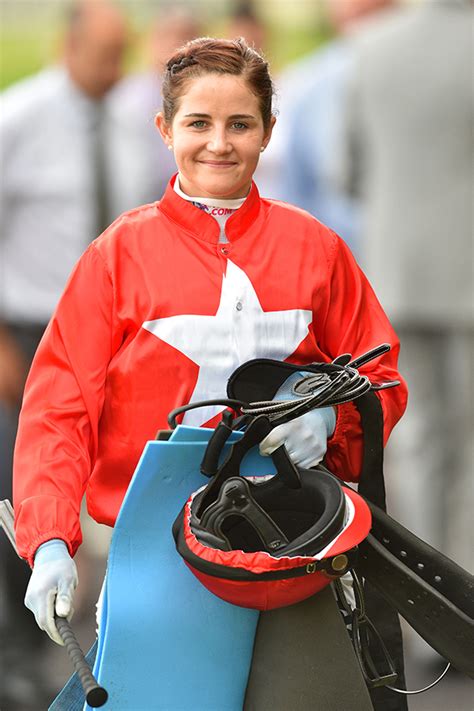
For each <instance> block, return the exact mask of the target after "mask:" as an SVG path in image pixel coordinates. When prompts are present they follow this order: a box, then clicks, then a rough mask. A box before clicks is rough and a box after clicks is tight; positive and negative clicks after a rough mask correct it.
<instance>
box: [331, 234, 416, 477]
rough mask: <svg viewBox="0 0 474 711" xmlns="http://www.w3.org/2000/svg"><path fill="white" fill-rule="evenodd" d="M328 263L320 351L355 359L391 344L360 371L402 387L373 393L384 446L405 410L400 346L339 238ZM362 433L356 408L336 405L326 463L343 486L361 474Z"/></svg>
mask: <svg viewBox="0 0 474 711" xmlns="http://www.w3.org/2000/svg"><path fill="white" fill-rule="evenodd" d="M333 237H334V243H333V249H332V254H331V259H330V263H329V270H330V282H329V293H328V297H327V301H326V304H325V308H326V313H325V314H320V316H323V319H322V322H321V327H320V328H321V330H320V332H319V333H318V334H317V336H318V340H319V342H320V343H321V346H322V350H323V352H324V353H327V354H328V355H329V357H330V358H331V359H332V358H335V357H336V356H338V355H340V354H342V353H350V354H351V355H352V356H353V358H355V357H357V356H360V355H362V354H363V353H365V352H367V351H369V350H371V349H372V348H375V347H376V346H378V345H380V344H381V343H389V344H390V346H391V349H390V351H389V352H388V353H386V354H384V355H382V356H380V357H379V358H377V359H375V360H373V361H370V362H369V363H367V364H366V365H364V366H362V367H361V368H360V370H359V372H360V373H361V374H363V375H367V376H368V377H369V379H370V380H371V381H372V382H373V383H384V382H387V381H389V380H399V381H400V385H398V386H396V387H393V388H389V389H387V390H382V391H379V392H377V397H378V398H379V399H380V401H381V404H382V412H383V433H384V446H385V445H386V443H387V440H388V438H389V435H390V432H391V431H392V429H393V428H394V426H395V424H396V423H397V422H398V420H399V419H400V417H401V416H402V414H403V412H404V411H405V408H406V403H407V387H406V384H405V381H404V380H403V378H402V377H401V375H400V373H399V372H398V368H397V362H398V355H399V350H400V343H399V340H398V338H397V335H396V333H395V331H394V330H393V328H392V326H391V325H390V323H389V321H388V318H387V316H386V315H385V313H384V311H383V309H382V307H381V305H380V303H379V302H378V300H377V297H376V296H375V294H374V291H373V289H372V287H371V286H370V284H369V282H368V280H367V278H366V277H365V275H364V274H363V272H362V271H361V269H360V268H359V266H358V265H357V263H356V261H355V259H354V257H353V256H352V254H351V252H350V250H349V248H348V247H347V245H346V244H345V243H344V242H343V240H342V239H340V238H339V237H338V236H337V235H335V234H333ZM362 454H363V433H362V428H361V421H360V416H359V414H358V411H357V408H356V406H355V405H354V403H347V404H344V405H339V406H338V413H337V422H336V429H335V431H334V434H333V436H332V437H331V439H330V440H329V442H328V453H327V456H326V462H327V465H328V467H329V469H331V471H334V472H335V473H337V474H338V476H340V477H341V479H343V480H345V481H357V480H358V479H359V477H360V474H361V467H362Z"/></svg>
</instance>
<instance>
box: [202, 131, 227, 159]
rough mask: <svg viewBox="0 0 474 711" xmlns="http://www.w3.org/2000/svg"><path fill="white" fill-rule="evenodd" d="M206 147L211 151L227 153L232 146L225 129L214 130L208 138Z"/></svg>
mask: <svg viewBox="0 0 474 711" xmlns="http://www.w3.org/2000/svg"><path fill="white" fill-rule="evenodd" d="M207 149H208V150H209V151H211V152H212V153H217V154H221V153H229V151H231V150H232V147H231V145H230V143H229V141H228V138H227V134H226V132H225V131H218V130H216V131H214V133H213V134H212V137H211V138H210V140H209V142H208V144H207Z"/></svg>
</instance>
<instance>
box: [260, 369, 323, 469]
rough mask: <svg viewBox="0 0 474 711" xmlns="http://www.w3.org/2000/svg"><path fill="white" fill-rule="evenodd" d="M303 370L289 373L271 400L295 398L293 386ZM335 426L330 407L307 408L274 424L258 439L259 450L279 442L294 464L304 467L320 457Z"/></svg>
mask: <svg viewBox="0 0 474 711" xmlns="http://www.w3.org/2000/svg"><path fill="white" fill-rule="evenodd" d="M303 375H306V373H293V374H292V375H290V377H289V378H287V379H286V380H285V382H284V383H283V385H282V386H281V387H280V389H279V390H278V391H277V393H276V395H275V396H274V398H273V399H274V400H295V399H297V397H298V395H297V394H296V393H294V392H293V386H294V385H295V384H296V383H297V382H298V381H299V380H301V377H302V376H303ZM335 427H336V411H335V408H334V407H322V408H318V409H316V410H310V411H309V412H306V413H305V414H304V415H300V417H296V418H295V419H294V420H291V421H290V422H284V423H283V424H282V425H278V426H277V427H275V429H273V430H272V431H271V432H270V434H268V435H267V436H266V437H265V439H263V440H262V441H261V442H260V454H262V455H264V456H268V455H270V454H271V453H272V452H274V451H275V449H278V447H280V446H281V445H282V444H284V445H285V447H286V450H287V452H288V454H289V455H290V457H291V459H292V460H293V462H294V463H295V464H298V465H299V466H300V467H303V468H304V469H308V468H309V467H314V466H316V464H319V462H320V461H322V459H323V457H324V455H325V454H326V450H327V440H328V437H330V436H331V435H332V434H333V432H334V429H335Z"/></svg>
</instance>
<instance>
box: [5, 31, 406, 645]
mask: <svg viewBox="0 0 474 711" xmlns="http://www.w3.org/2000/svg"><path fill="white" fill-rule="evenodd" d="M272 93H273V89H272V81H271V78H270V75H269V72H268V66H267V64H266V62H265V61H264V59H263V58H262V57H261V56H260V55H259V54H258V53H257V52H256V51H255V50H253V49H251V48H250V47H248V46H247V45H246V44H245V42H244V41H243V40H215V39H210V38H202V39H198V40H193V41H192V42H190V43H188V44H187V45H185V46H184V47H183V48H182V49H181V50H179V51H178V52H177V53H176V54H175V55H174V56H173V57H172V58H171V59H170V61H169V62H168V65H167V69H166V72H165V77H164V83H163V98H164V102H163V113H160V114H158V116H157V119H156V123H157V126H158V129H159V131H160V132H161V135H162V137H163V140H164V141H165V143H166V144H167V145H168V146H170V147H172V149H173V151H174V155H175V158H176V163H177V166H178V170H179V172H178V174H177V175H176V176H174V177H173V178H172V179H171V181H170V183H169V185H168V187H167V189H166V192H165V194H164V195H163V197H162V199H161V200H160V201H159V202H156V203H153V204H150V205H145V206H142V207H138V208H136V209H135V210H132V211H130V212H128V213H125V214H124V215H122V216H121V217H119V218H118V219H117V220H116V221H115V222H114V223H113V224H112V225H111V226H110V227H109V228H108V229H107V230H106V231H105V232H104V233H103V234H102V235H101V236H100V237H99V238H98V239H96V240H95V241H94V242H93V243H92V244H91V245H90V246H89V247H88V249H87V250H86V252H85V253H84V255H83V256H82V258H81V259H80V260H79V262H78V264H77V265H76V267H75V269H74V271H73V273H72V275H71V277H70V279H69V282H68V285H67V287H66V289H65V291H64V294H63V296H62V298H61V299H60V302H59V304H58V306H57V309H56V311H55V313H54V315H53V317H52V319H51V322H50V324H49V326H48V328H47V331H46V333H45V336H44V338H43V340H42V342H41V344H40V346H39V349H38V352H37V354H36V357H35V360H34V363H33V366H32V370H31V373H30V376H29V380H28V384H27V388H26V392H25V397H24V401H23V409H22V414H21V418H20V427H19V435H18V440H17V447H16V457H15V491H14V494H15V509H16V516H17V519H16V534H17V546H18V549H19V552H20V554H21V555H22V556H24V557H25V558H27V559H28V560H29V562H30V563H31V564H33V561H34V560H35V556H36V555H37V551H38V550H40V551H42V553H41V554H40V556H39V558H38V561H40V560H43V563H44V564H43V565H41V566H38V567H37V566H35V567H34V568H33V574H32V577H31V580H30V584H29V588H28V595H27V600H28V606H29V607H30V609H32V610H33V611H34V612H35V613H36V614H37V617H38V619H39V620H40V624H41V626H42V627H43V628H44V629H48V630H49V631H50V633H51V635H52V636H53V637H54V636H55V635H54V633H55V630H56V628H55V623H54V618H53V614H54V610H56V613H57V614H59V615H64V616H67V615H69V614H70V611H71V609H72V599H73V591H74V587H75V585H76V582H77V579H76V577H75V569H74V566H73V561H72V558H71V556H73V555H74V553H75V551H76V550H77V548H78V546H79V545H80V543H81V531H80V525H79V511H80V502H81V499H82V496H83V494H84V491H85V492H86V494H87V501H88V508H89V511H90V513H91V515H92V516H93V517H94V519H95V520H96V521H98V522H100V523H105V524H108V525H110V526H113V525H114V524H115V521H116V518H117V515H118V512H119V509H120V507H121V504H122V501H123V498H124V496H125V493H126V491H127V487H128V485H129V482H130V480H131V477H132V474H133V471H134V469H135V467H136V464H137V462H138V460H139V458H140V454H141V452H142V450H143V447H144V445H145V443H146V441H147V440H148V439H151V438H153V437H154V435H155V433H156V431H157V430H160V429H164V428H166V427H167V415H168V413H169V412H170V411H171V410H173V409H175V408H177V407H180V406H182V405H185V404H188V403H192V402H195V401H196V400H204V399H218V398H222V397H223V396H224V395H225V393H226V384H227V381H228V379H229V377H230V375H231V374H232V373H233V371H235V370H236V369H237V368H238V367H239V366H240V365H241V364H242V363H244V362H246V361H247V360H250V359H252V358H273V359H277V360H281V361H288V362H290V363H296V364H307V363H312V362H324V363H327V362H330V361H332V360H333V359H334V358H336V357H337V356H338V355H339V354H341V353H351V354H352V355H353V356H358V355H360V354H362V353H365V352H367V351H370V350H372V349H373V348H374V347H375V346H378V345H379V344H380V343H388V344H390V345H391V350H390V351H389V352H387V353H384V354H383V355H381V356H380V357H378V358H377V359H376V360H374V361H371V362H370V363H367V364H366V365H364V366H363V368H362V371H363V374H364V375H367V376H368V377H369V378H370V379H371V380H373V381H374V382H378V383H382V382H386V381H391V380H400V381H401V382H402V384H401V385H400V386H399V387H398V388H393V389H387V390H379V391H378V393H377V396H378V397H379V398H380V400H381V404H382V409H383V413H384V423H383V426H384V441H385V442H386V440H387V439H388V436H389V434H390V431H391V430H392V428H393V426H394V425H395V423H396V422H397V420H398V419H399V418H400V416H401V415H402V413H403V411H404V408H405V404H406V388H405V386H404V384H403V381H402V379H401V377H400V375H399V373H398V371H397V358H398V350H399V343H398V339H397V336H396V334H395V333H394V331H393V330H392V328H391V326H390V324H389V322H388V320H387V318H386V316H385V314H384V313H383V311H382V309H381V307H380V305H379V303H378V301H377V299H376V297H375V295H374V293H373V291H372V289H371V287H370V285H369V284H368V282H367V280H366V278H365V276H364V274H363V273H362V272H361V270H360V269H359V267H358V266H357V264H356V262H355V261H354V258H353V257H352V255H351V253H350V251H349V249H348V247H347V245H346V244H345V243H344V242H343V241H342V240H341V239H340V238H339V237H338V236H337V235H335V234H334V232H332V231H331V230H330V229H328V228H327V227H325V226H324V225H322V224H321V223H320V222H318V220H316V219H315V218H314V217H312V216H311V215H309V214H307V213H305V212H304V211H302V210H299V209H297V208H295V207H292V206H291V205H288V204H286V203H283V202H277V201H273V200H267V199H265V198H262V197H260V195H259V192H258V189H257V187H256V185H255V183H254V182H253V180H252V177H253V173H254V171H255V168H256V165H257V163H258V159H259V156H260V153H261V151H262V150H263V149H264V148H265V146H266V145H267V144H268V142H269V140H270V138H271V134H272V130H273V126H274V124H275V118H274V117H273V115H272ZM282 387H283V386H282ZM287 395H288V392H287V393H286V395H284V397H287ZM281 396H282V397H283V394H281ZM289 397H290V398H291V393H290V394H289ZM222 409H223V408H222V407H217V406H212V407H209V408H208V409H207V410H206V411H203V410H201V411H198V410H191V411H190V412H187V413H186V415H185V418H184V422H185V423H186V424H192V425H196V426H213V425H214V424H215V422H216V416H217V415H219V414H220V412H221V411H222ZM362 440H363V432H362V425H361V420H360V417H359V415H358V412H357V410H356V409H355V407H354V405H353V404H352V403H344V404H341V405H338V406H337V408H332V407H330V408H321V409H318V410H314V411H311V412H308V413H306V414H305V415H302V416H301V417H299V418H297V419H296V420H294V421H292V422H289V423H285V424H282V425H279V426H278V427H276V428H275V429H274V430H273V431H272V432H271V433H270V435H268V436H267V437H266V438H265V439H264V440H263V441H262V443H261V451H262V453H263V454H265V455H268V454H270V453H271V452H273V451H274V450H275V449H277V448H278V447H280V446H283V445H284V446H285V447H286V448H287V451H288V452H289V454H290V456H291V457H292V458H293V460H294V461H295V462H296V463H300V464H301V463H304V464H305V466H314V465H315V464H316V463H317V462H319V461H321V459H322V457H325V463H326V465H327V466H328V468H330V469H331V470H332V471H333V472H334V473H335V474H336V475H337V476H339V477H340V478H341V479H344V480H349V481H357V479H358V477H359V475H360V471H361V461H362ZM34 443H38V444H39V443H40V444H41V446H34ZM32 444H33V446H32ZM197 466H198V464H197ZM315 476H316V474H315ZM51 540H55V541H58V540H59V546H56V545H55V546H54V554H55V557H53V558H51V557H48V555H46V557H45V555H44V553H43V552H44V551H46V554H47V553H48V548H46V549H45V548H43V546H44V545H45V544H47V543H48V542H49V541H51ZM51 549H52V548H51V547H50V548H49V550H50V551H51ZM45 561H46V562H45ZM58 591H60V592H61V594H59V593H58ZM38 611H43V612H42V613H41V614H39V612H38ZM191 634H192V632H191Z"/></svg>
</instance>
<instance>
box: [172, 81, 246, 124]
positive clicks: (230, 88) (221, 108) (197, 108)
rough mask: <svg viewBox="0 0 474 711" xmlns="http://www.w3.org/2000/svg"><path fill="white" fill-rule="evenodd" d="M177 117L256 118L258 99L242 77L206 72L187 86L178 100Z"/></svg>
mask: <svg viewBox="0 0 474 711" xmlns="http://www.w3.org/2000/svg"><path fill="white" fill-rule="evenodd" d="M179 104H180V105H179V114H180V115H181V116H183V115H187V114H190V113H193V114H194V113H200V114H210V115H213V114H214V113H219V114H220V113H226V114H229V115H234V114H239V115H240V114H247V115H254V116H258V115H259V113H260V111H259V102H258V98H257V97H256V96H255V94H254V93H253V92H252V91H251V89H250V88H249V86H248V85H247V83H246V81H245V79H244V78H243V77H242V76H235V75H233V74H217V73H208V74H204V75H202V76H200V77H196V78H194V79H190V80H189V81H188V82H187V83H186V87H185V90H184V91H183V93H182V95H181V97H180V100H179Z"/></svg>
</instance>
